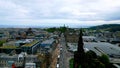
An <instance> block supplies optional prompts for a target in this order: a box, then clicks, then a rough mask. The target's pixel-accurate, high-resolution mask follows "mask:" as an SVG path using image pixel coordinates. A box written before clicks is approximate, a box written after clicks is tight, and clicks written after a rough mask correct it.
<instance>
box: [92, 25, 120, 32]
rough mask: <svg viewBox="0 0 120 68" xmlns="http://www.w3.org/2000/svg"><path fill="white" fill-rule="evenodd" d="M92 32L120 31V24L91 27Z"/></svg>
mask: <svg viewBox="0 0 120 68" xmlns="http://www.w3.org/2000/svg"><path fill="white" fill-rule="evenodd" d="M90 29H92V30H96V29H97V30H107V31H111V32H115V31H120V24H103V25H99V26H93V27H90Z"/></svg>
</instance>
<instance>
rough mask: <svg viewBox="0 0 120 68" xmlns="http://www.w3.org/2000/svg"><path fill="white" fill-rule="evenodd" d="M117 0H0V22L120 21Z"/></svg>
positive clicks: (5, 23)
mask: <svg viewBox="0 0 120 68" xmlns="http://www.w3.org/2000/svg"><path fill="white" fill-rule="evenodd" d="M119 12H120V0H0V22H1V23H0V24H1V25H9V24H10V25H40V26H41V25H44V26H48V25H51V26H52V25H54V26H57V25H60V26H61V25H64V24H66V25H69V26H81V25H82V26H86V25H90V26H92V25H100V24H109V23H117V24H120V15H119Z"/></svg>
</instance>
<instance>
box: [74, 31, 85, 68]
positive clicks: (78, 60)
mask: <svg viewBox="0 0 120 68" xmlns="http://www.w3.org/2000/svg"><path fill="white" fill-rule="evenodd" d="M82 35H83V34H82V29H80V34H79V40H78V48H77V51H76V52H74V65H73V66H74V68H79V66H80V65H81V66H82V65H83V64H84V61H85V60H84V59H85V52H84V49H83V45H84V44H83V38H82Z"/></svg>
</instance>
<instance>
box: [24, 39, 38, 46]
mask: <svg viewBox="0 0 120 68" xmlns="http://www.w3.org/2000/svg"><path fill="white" fill-rule="evenodd" d="M37 42H38V40H34V41H32V42H31V43H27V44H25V45H23V46H22V47H31V46H33V45H34V44H36V43H37Z"/></svg>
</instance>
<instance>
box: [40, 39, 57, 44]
mask: <svg viewBox="0 0 120 68" xmlns="http://www.w3.org/2000/svg"><path fill="white" fill-rule="evenodd" d="M54 41H55V40H54V39H49V40H45V41H43V42H42V43H41V44H52V43H53V42H54Z"/></svg>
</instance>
